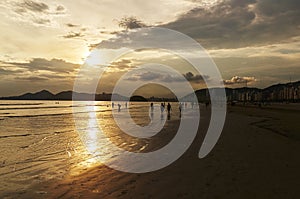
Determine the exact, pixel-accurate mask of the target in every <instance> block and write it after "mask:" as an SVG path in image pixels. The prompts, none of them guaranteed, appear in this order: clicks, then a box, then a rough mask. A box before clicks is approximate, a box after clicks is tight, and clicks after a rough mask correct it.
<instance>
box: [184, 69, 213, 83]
mask: <svg viewBox="0 0 300 199" xmlns="http://www.w3.org/2000/svg"><path fill="white" fill-rule="evenodd" d="M183 76H184V77H185V78H186V79H187V80H188V81H189V82H194V83H202V82H203V81H204V78H209V77H208V76H207V75H204V77H203V76H202V75H194V74H193V73H192V72H187V73H186V74H183Z"/></svg>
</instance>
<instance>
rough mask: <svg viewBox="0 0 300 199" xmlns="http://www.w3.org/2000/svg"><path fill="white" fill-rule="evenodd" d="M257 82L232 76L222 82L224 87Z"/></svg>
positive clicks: (248, 78)
mask: <svg viewBox="0 0 300 199" xmlns="http://www.w3.org/2000/svg"><path fill="white" fill-rule="evenodd" d="M255 81H257V80H256V79H255V77H239V76H234V77H232V78H231V79H229V80H224V84H225V85H234V84H246V83H252V82H255Z"/></svg>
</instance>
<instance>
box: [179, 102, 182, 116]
mask: <svg viewBox="0 0 300 199" xmlns="http://www.w3.org/2000/svg"><path fill="white" fill-rule="evenodd" d="M181 110H182V104H181V103H179V113H180V115H181Z"/></svg>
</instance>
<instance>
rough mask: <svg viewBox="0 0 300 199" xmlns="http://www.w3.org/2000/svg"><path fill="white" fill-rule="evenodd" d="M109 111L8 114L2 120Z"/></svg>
mask: <svg viewBox="0 0 300 199" xmlns="http://www.w3.org/2000/svg"><path fill="white" fill-rule="evenodd" d="M108 111H110V110H101V111H82V112H71V113H53V114H39V115H8V116H2V120H3V118H22V117H47V116H63V115H72V114H82V113H98V112H108Z"/></svg>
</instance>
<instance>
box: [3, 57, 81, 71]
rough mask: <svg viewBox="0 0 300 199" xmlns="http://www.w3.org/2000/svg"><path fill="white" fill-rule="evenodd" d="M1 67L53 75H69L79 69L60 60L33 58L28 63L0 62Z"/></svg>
mask: <svg viewBox="0 0 300 199" xmlns="http://www.w3.org/2000/svg"><path fill="white" fill-rule="evenodd" d="M1 65H6V66H10V67H18V68H21V69H25V70H26V71H29V72H35V71H48V72H53V73H59V74H61V73H65V74H69V73H72V72H74V71H75V69H76V68H78V67H79V65H78V64H73V63H70V62H66V61H64V60H62V59H51V60H47V59H44V58H34V59H31V60H30V61H28V62H2V64H1Z"/></svg>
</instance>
